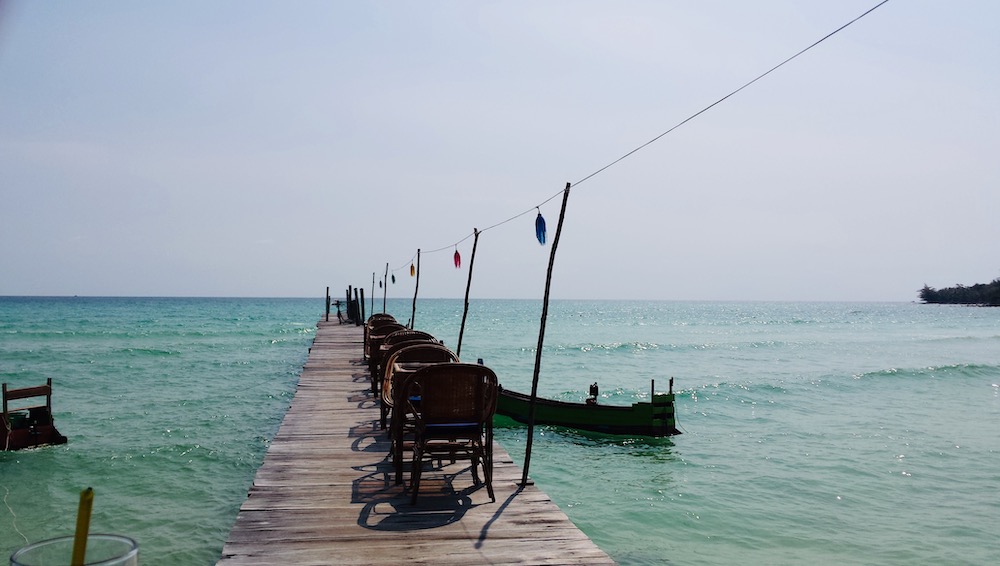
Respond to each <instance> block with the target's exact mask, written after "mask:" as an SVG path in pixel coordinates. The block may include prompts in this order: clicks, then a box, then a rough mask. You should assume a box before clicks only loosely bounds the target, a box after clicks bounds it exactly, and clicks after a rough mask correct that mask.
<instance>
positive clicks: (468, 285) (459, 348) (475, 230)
mask: <svg viewBox="0 0 1000 566" xmlns="http://www.w3.org/2000/svg"><path fill="white" fill-rule="evenodd" d="M472 236H473V237H472V257H471V258H469V282H468V283H466V284H465V309H464V310H463V311H462V326H461V327H459V329H458V346H456V347H455V355H456V356H458V358H459V359H461V358H462V335H463V334H465V318H466V317H467V316H469V289H471V288H472V266H473V265H475V264H476V246H477V245H479V229H478V228H473V229H472Z"/></svg>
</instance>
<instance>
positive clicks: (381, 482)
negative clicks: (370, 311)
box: [219, 322, 614, 566]
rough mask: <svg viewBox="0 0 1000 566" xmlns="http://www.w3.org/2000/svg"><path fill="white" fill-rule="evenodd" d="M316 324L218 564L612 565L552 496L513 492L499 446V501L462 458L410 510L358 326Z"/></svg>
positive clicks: (426, 482) (429, 475)
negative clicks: (292, 389) (381, 424)
mask: <svg viewBox="0 0 1000 566" xmlns="http://www.w3.org/2000/svg"><path fill="white" fill-rule="evenodd" d="M318 326H319V328H318V330H317V333H316V338H315V340H314V342H313V346H312V348H311V350H310V353H309V358H308V361H307V362H306V365H305V367H304V368H303V370H302V375H301V377H300V380H299V386H298V390H297V392H296V394H295V397H294V399H293V400H292V404H291V407H290V408H289V410H288V413H287V414H286V415H285V418H284V420H283V421H282V424H281V428H280V429H279V430H278V433H277V435H276V436H275V438H274V440H273V442H272V443H271V446H270V448H269V449H268V452H267V455H266V456H265V458H264V462H263V464H262V465H261V467H260V469H259V470H258V471H257V475H256V477H255V478H254V483H253V486H252V487H251V488H250V492H249V494H248V497H247V500H246V501H245V502H244V503H243V505H242V506H241V507H240V512H239V515H238V516H237V518H236V524H235V525H234V526H233V530H232V532H231V533H230V535H229V539H228V540H227V542H226V544H225V546H224V547H223V549H222V558H221V560H220V561H219V564H221V565H238V564H255V565H256V564H317V565H320V564H393V565H396V566H398V565H399V564H461V565H463V566H464V565H468V564H614V562H613V561H612V560H611V558H610V557H609V556H608V555H607V554H606V553H605V552H604V551H602V550H601V549H599V548H598V547H597V545H595V544H594V543H593V542H592V541H591V540H590V539H589V538H587V536H586V535H584V534H583V533H582V532H581V531H580V530H579V529H577V528H576V526H575V525H573V523H571V522H570V521H569V519H568V518H567V517H566V515H565V513H563V512H562V511H561V510H560V509H559V508H558V507H557V506H556V505H555V504H554V503H553V502H552V501H551V500H550V499H549V497H548V496H547V495H545V494H544V493H542V492H541V491H540V490H539V489H538V488H537V487H535V486H534V485H529V486H525V487H521V486H519V485H518V484H519V483H520V481H521V469H520V467H518V466H517V465H515V464H514V462H513V460H512V459H511V457H510V456H509V455H508V454H507V452H506V451H505V450H503V449H502V448H501V447H500V446H499V445H498V444H494V447H493V450H494V477H493V487H494V490H495V492H496V502H492V501H490V498H489V496H488V495H487V493H486V489H485V487H484V486H475V485H473V481H472V475H471V473H470V470H469V466H468V462H461V461H460V462H459V463H457V464H451V465H445V466H444V467H443V468H440V469H435V470H433V471H430V470H429V471H426V472H424V476H423V478H422V480H421V485H420V498H419V499H418V502H417V504H416V505H411V504H410V498H409V494H404V486H402V485H395V484H394V481H393V480H394V475H393V467H392V464H391V461H390V460H389V458H388V452H389V440H388V436H387V434H386V432H385V431H383V430H381V429H380V427H379V408H378V404H377V403H376V401H375V400H374V399H373V397H372V393H371V386H370V383H369V379H368V367H367V364H366V363H365V362H364V361H363V360H362V343H361V342H362V329H361V327H356V326H352V325H341V324H338V323H336V322H330V323H326V322H320V323H319V325H318ZM408 475H409V474H408V473H407V479H408Z"/></svg>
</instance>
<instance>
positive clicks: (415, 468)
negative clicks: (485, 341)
mask: <svg viewBox="0 0 1000 566" xmlns="http://www.w3.org/2000/svg"><path fill="white" fill-rule="evenodd" d="M402 388H403V392H404V394H403V395H402V396H401V399H402V400H403V402H404V403H406V404H407V408H408V412H409V413H410V414H412V420H413V428H414V439H413V460H412V471H411V474H410V490H411V502H412V503H413V504H416V502H417V495H418V494H419V492H420V476H421V474H422V471H423V466H424V461H425V459H433V458H434V457H435V456H437V457H439V458H441V457H445V456H447V457H449V458H451V459H452V460H455V459H458V458H467V459H469V460H471V462H472V466H471V471H472V478H473V481H474V482H475V484H476V485H480V483H481V482H480V480H479V474H478V473H477V471H476V470H477V468H478V467H479V465H480V464H482V467H483V479H484V480H485V483H486V491H487V492H488V493H489V495H490V499H491V500H492V501H496V496H495V495H494V494H493V414H494V413H495V412H496V403H497V376H496V374H495V373H493V370H491V369H490V368H488V367H486V366H482V365H478V364H462V363H454V364H439V365H433V366H427V367H425V368H422V369H420V370H417V371H416V372H415V373H413V374H412V375H410V376H409V377H407V378H406V380H405V381H404V382H403V384H402Z"/></svg>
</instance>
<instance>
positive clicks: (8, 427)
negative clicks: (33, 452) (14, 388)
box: [0, 407, 66, 450]
mask: <svg viewBox="0 0 1000 566" xmlns="http://www.w3.org/2000/svg"><path fill="white" fill-rule="evenodd" d="M54 444H66V437H65V436H63V435H62V434H59V431H58V430H56V427H55V426H54V425H53V424H52V417H51V415H49V413H48V411H46V410H45V408H44V407H37V408H33V409H31V411H30V412H28V411H23V412H12V413H9V414H8V419H3V418H0V450H22V449H24V448H34V447H35V446H46V445H54Z"/></svg>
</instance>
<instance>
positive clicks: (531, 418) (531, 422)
mask: <svg viewBox="0 0 1000 566" xmlns="http://www.w3.org/2000/svg"><path fill="white" fill-rule="evenodd" d="M569 188H570V183H566V189H565V190H564V191H563V200H562V208H561V209H560V210H559V223H558V224H557V225H556V236H555V238H553V239H552V251H551V253H549V269H548V272H547V274H546V276H545V296H544V298H543V299H542V322H541V328H540V329H539V330H538V349H537V350H535V373H534V375H533V376H532V378H531V401H530V402H529V403H528V441H527V444H526V445H525V450H524V472H523V473H522V475H521V485H522V486H525V485H528V467H529V466H530V465H531V444H532V439H533V438H534V436H535V400H536V399H537V398H538V374H539V372H540V370H541V368H542V344H543V343H544V342H545V321H546V319H547V318H548V316H549V290H550V288H551V286H552V266H553V265H554V264H555V261H556V248H558V247H559V235H560V234H562V227H563V219H564V218H565V217H566V201H568V200H569Z"/></svg>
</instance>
